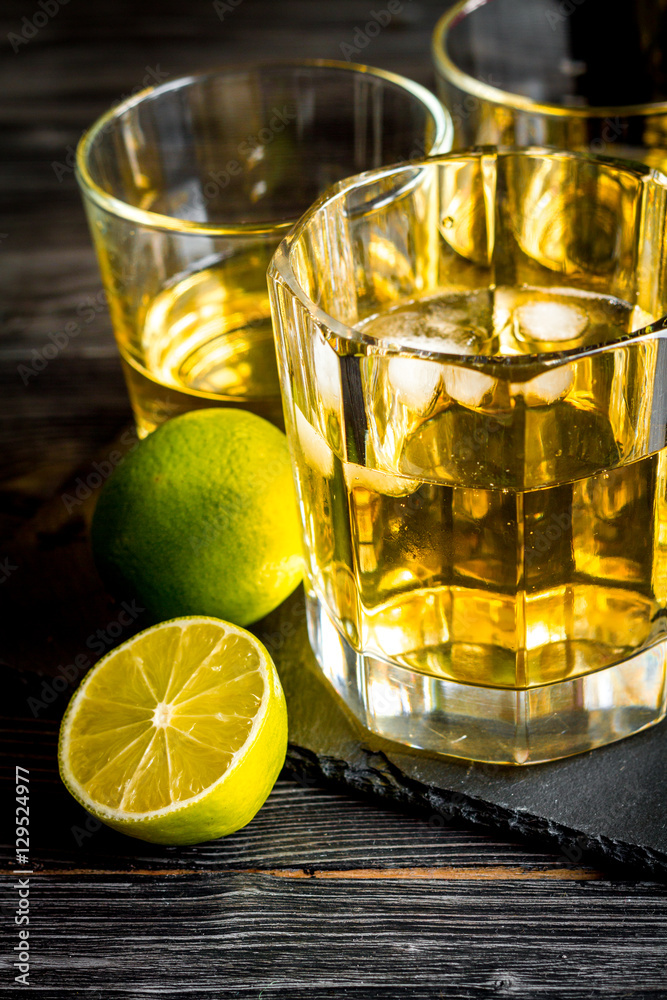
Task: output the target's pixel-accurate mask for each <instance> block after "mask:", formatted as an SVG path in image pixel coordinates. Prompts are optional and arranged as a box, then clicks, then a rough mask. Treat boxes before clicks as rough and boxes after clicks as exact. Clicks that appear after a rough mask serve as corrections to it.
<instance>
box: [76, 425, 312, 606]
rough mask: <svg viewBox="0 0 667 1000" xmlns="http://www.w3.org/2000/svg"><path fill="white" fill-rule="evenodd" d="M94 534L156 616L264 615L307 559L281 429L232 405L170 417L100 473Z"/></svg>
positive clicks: (114, 576)
mask: <svg viewBox="0 0 667 1000" xmlns="http://www.w3.org/2000/svg"><path fill="white" fill-rule="evenodd" d="M92 546H93V555H94V558H95V562H96V565H97V567H98V569H99V571H100V574H101V576H102V578H103V579H104V580H105V581H106V582H107V583H108V585H109V586H110V588H111V589H112V590H114V591H121V592H122V593H124V594H132V596H134V597H136V598H137V600H138V601H139V602H140V603H141V604H143V606H144V607H145V608H146V610H147V611H148V613H149V615H151V616H152V617H153V618H154V619H155V620H156V621H164V620H166V619H168V618H177V617H180V616H183V615H210V616H211V617H215V618H222V619H224V620H226V621H230V622H233V623H234V624H235V625H249V624H250V623H252V622H254V621H257V619H259V618H262V617H263V616H264V615H266V614H268V613H269V612H270V611H272V610H273V609H274V608H275V607H277V606H278V604H280V603H281V601H283V600H284V599H285V598H286V597H287V595H288V594H290V593H291V591H292V590H293V589H294V588H295V587H296V585H297V584H298V583H299V581H300V579H301V576H302V570H303V562H302V555H301V542H300V528H299V517H298V511H297V504H296V495H295V491H294V485H293V481H292V476H291V471H290V461H289V453H288V449H287V439H286V438H285V435H284V434H283V433H282V432H281V431H279V430H278V429H277V428H276V427H274V426H273V425H272V424H270V423H268V421H266V420H263V419H262V418H261V417H257V416H255V415H254V414H252V413H248V412H247V411H245V410H239V409H231V408H230V409H223V408H217V409H215V408H214V409H207V410H197V411H193V412H190V413H185V414H183V415H182V416H179V417H175V418H174V419H172V420H170V421H168V422H167V423H165V424H163V425H162V426H161V427H158V429H157V430H155V431H154V432H153V433H152V434H151V435H149V437H147V438H145V439H144V440H143V441H141V442H140V443H139V444H138V445H137V447H136V448H135V449H134V450H133V451H132V452H130V453H129V454H128V455H127V457H126V458H125V460H124V461H123V462H122V463H121V464H120V465H119V466H118V467H117V468H116V470H115V471H114V473H113V475H112V476H111V478H110V479H109V480H108V481H107V483H106V484H105V486H104V488H103V490H102V493H101V495H100V498H99V501H98V504H97V508H96V510H95V514H94V516H93V523H92Z"/></svg>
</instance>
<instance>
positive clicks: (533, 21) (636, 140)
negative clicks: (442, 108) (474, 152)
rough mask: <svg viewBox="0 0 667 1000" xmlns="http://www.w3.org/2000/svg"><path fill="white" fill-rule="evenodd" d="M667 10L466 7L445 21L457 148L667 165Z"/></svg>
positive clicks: (438, 36)
mask: <svg viewBox="0 0 667 1000" xmlns="http://www.w3.org/2000/svg"><path fill="white" fill-rule="evenodd" d="M665 50H667V5H666V4H665V3H664V0H660V2H658V3H637V2H636V0H616V2H615V3H614V4H613V5H610V4H609V3H608V2H607V0H567V2H563V0H460V2H459V3H456V4H455V5H454V6H453V7H452V8H451V9H450V10H449V11H447V13H446V14H445V15H444V16H443V17H442V18H441V19H440V20H439V21H438V24H437V25H436V28H435V32H434V36H433V56H434V61H435V68H436V75H437V79H438V93H439V94H440V97H441V99H442V100H443V102H444V103H445V105H446V106H447V107H448V108H449V109H450V111H451V112H452V117H453V120H454V124H455V133H456V138H455V145H456V147H462V146H474V145H476V144H478V143H493V144H495V145H507V146H531V145H535V144H539V145H545V146H554V147H556V148H559V149H572V150H582V151H586V152H590V153H595V154H601V155H605V156H620V157H628V158H631V159H638V160H641V161H643V162H645V163H648V164H649V165H650V166H653V167H657V168H658V169H661V170H663V169H665V166H666V165H667V63H666V62H665V59H664V52H665Z"/></svg>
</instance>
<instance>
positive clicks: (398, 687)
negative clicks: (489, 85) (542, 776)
mask: <svg viewBox="0 0 667 1000" xmlns="http://www.w3.org/2000/svg"><path fill="white" fill-rule="evenodd" d="M666 221H667V178H665V177H663V176H662V175H660V174H657V173H656V172H655V171H652V170H650V169H649V168H648V167H645V166H643V165H640V164H638V163H631V162H625V161H616V160H604V159H600V158H596V157H589V156H585V155H583V154H576V153H567V152H554V151H549V150H546V149H543V148H533V149H530V150H503V151H498V150H496V149H495V148H492V147H488V148H482V149H478V150H474V151H465V150H464V151H462V152H461V153H459V154H454V153H452V154H449V155H445V156H438V157H432V158H430V159H425V160H423V161H414V162H412V163H410V164H403V165H398V166H394V167H392V168H390V169H383V170H375V171H370V172H368V173H365V174H362V175H361V176H359V177H356V178H351V179H348V180H345V181H342V182H340V183H338V184H337V185H335V186H334V187H332V188H331V189H330V190H329V192H327V193H326V194H325V195H324V196H323V197H322V198H321V199H320V200H319V201H318V202H317V203H316V204H315V205H314V206H313V207H312V208H311V209H310V210H309V211H308V212H307V213H306V214H305V215H304V216H303V218H302V219H301V220H300V222H299V224H298V225H297V226H296V228H295V229H294V230H293V232H292V233H291V234H290V235H289V236H288V237H287V238H286V239H285V240H284V241H283V242H282V244H281V245H280V247H279V249H278V250H277V252H276V254H275V256H274V258H273V260H272V262H271V266H270V269H269V287H270V291H271V299H272V309H273V317H274V325H275V331H276V338H277V347H278V359H279V368H280V376H281V383H282V392H283V399H284V408H285V422H286V427H287V435H288V439H289V443H290V448H291V454H292V461H293V467H294V473H295V479H296V484H297V488H298V494H299V502H300V510H301V519H302V525H303V539H304V549H305V559H306V574H305V585H306V594H307V606H308V621H309V634H310V640H311V643H312V646H313V649H314V651H315V654H316V657H317V660H318V662H319V666H320V668H321V670H322V672H323V674H324V675H325V677H326V678H327V679H328V680H329V682H330V683H331V684H332V685H333V687H334V689H335V690H336V691H337V692H338V694H339V695H340V696H341V698H342V699H343V700H344V701H345V702H346V703H347V705H348V707H349V708H350V709H351V711H352V712H353V713H354V714H355V715H356V716H357V718H358V719H359V720H360V721H361V722H362V723H363V724H364V725H365V726H366V727H368V728H369V729H371V730H373V731H374V732H376V733H379V734H381V735H382V736H385V737H387V738H389V739H391V740H396V741H399V742H402V743H406V744H409V745H411V746H415V747H422V748H425V749H428V750H431V751H436V752H441V753H447V754H453V755H456V756H459V757H465V758H469V759H472V760H483V761H493V762H498V763H517V764H524V763H531V762H537V761H544V760H549V759H553V758H558V757H563V756H566V755H569V754H573V753H577V752H579V751H583V750H588V749H590V748H592V747H596V746H599V745H601V744H604V743H608V742H611V741H614V740H618V739H620V738H621V737H624V736H627V735H629V734H630V733H634V732H636V731H637V730H640V729H642V728H644V727H646V726H650V725H652V724H654V723H655V722H657V721H659V720H660V719H661V718H662V716H663V715H664V712H665V662H666V653H667V447H665V445H666V442H667V437H666V432H667V394H666V393H665V383H666V379H667V340H666V338H667V321H666V320H665V319H663V317H664V314H665V313H666V312H667V281H666V277H667V270H666V269H667V258H666V257H665V253H664V247H665V240H666V237H667V232H666Z"/></svg>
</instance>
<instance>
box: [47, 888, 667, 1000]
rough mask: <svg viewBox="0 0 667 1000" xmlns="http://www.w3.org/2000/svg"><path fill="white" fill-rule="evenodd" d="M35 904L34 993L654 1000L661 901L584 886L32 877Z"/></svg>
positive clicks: (665, 906) (661, 957) (660, 966)
mask: <svg viewBox="0 0 667 1000" xmlns="http://www.w3.org/2000/svg"><path fill="white" fill-rule="evenodd" d="M34 894H35V897H36V899H39V909H38V914H37V916H36V919H35V927H34V930H33V935H32V941H33V946H34V949H35V951H34V954H35V973H36V976H37V975H38V976H39V981H40V987H41V990H45V991H49V990H53V989H61V990H62V983H63V981H64V979H65V978H66V979H67V984H68V987H67V988H68V990H71V992H72V994H73V995H75V994H76V993H78V992H79V991H81V993H82V995H85V996H90V995H91V994H92V995H93V996H94V995H96V991H99V995H100V996H105V997H109V996H129V997H138V996H150V995H155V994H156V993H160V994H165V993H166V994H167V995H168V996H180V997H188V998H199V997H201V998H204V997H211V996H233V997H242V998H248V1000H249V998H251V997H252V998H257V997H258V995H259V994H260V993H261V995H262V996H263V997H268V996H284V997H287V996H289V997H292V998H293V997H296V998H305V997H317V998H318V1000H320V998H322V997H330V998H332V1000H333V998H338V997H341V996H352V997H363V998H364V1000H370V998H372V997H378V998H379V997H382V998H384V1000H387V998H397V1000H399V998H402V997H410V998H413V997H414V998H416V997H430V998H434V997H446V998H451V997H456V998H473V997H475V998H476V997H512V996H523V997H530V998H531V1000H532V998H535V997H554V996H557V997H559V998H561V1000H563V998H577V1000H581V998H582V997H609V996H625V997H630V996H632V997H638V996H641V997H647V998H648V997H657V996H661V995H664V994H663V993H661V989H662V987H661V982H662V980H663V977H664V974H665V954H664V939H663V928H664V919H665V915H666V911H667V898H665V897H664V896H663V897H661V898H660V899H657V898H656V897H655V895H654V894H653V893H650V894H647V893H643V892H638V893H636V894H635V895H634V896H633V898H632V899H630V900H629V899H628V898H627V894H626V893H625V891H624V890H623V889H622V888H620V887H615V886H610V885H606V884H600V883H596V882H582V883H567V884H561V883H558V884H550V885H549V886H548V887H547V889H546V890H545V887H544V886H543V885H542V884H541V883H533V882H522V883H521V891H520V892H519V891H518V890H517V886H516V885H515V884H513V883H511V882H509V883H498V884H496V883H494V884H493V886H490V885H489V884H488V883H479V882H456V883H449V884H447V883H442V882H439V881H437V880H436V881H430V882H429V881H419V882H407V881H400V882H396V881H394V880H392V879H386V880H379V881H368V882H358V881H353V880H348V881H335V882H323V881H319V880H318V879H315V878H312V879H307V880H294V879H285V878H275V877H273V876H271V875H268V874H253V873H240V874H236V873H234V874H225V873H210V874H208V875H207V876H206V877H205V878H201V877H194V876H192V875H184V876H178V877H176V878H168V877H164V878H163V879H161V880H156V879H155V878H154V877H148V878H144V877H141V876H136V875H135V876H133V877H132V878H130V879H128V877H127V876H124V875H118V876H116V877H111V878H110V877H108V876H105V877H99V876H89V875H78V876H76V877H72V878H65V877H64V878H58V879H54V878H51V879H49V880H48V881H47V880H40V879H35V880H34ZM73 899H79V900H82V901H85V903H84V905H80V906H72V900H73ZM54 927H62V928H63V930H64V931H65V932H64V933H62V934H60V935H54V934H53V931H52V928H54ZM101 939H103V940H104V950H103V953H102V954H100V940H101ZM167 940H168V942H169V946H168V949H167V948H165V942H166V941H167ZM84 991H85V992H84Z"/></svg>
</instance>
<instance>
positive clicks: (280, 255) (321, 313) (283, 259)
mask: <svg viewBox="0 0 667 1000" xmlns="http://www.w3.org/2000/svg"><path fill="white" fill-rule="evenodd" d="M466 2H468V0H466ZM490 155H491V156H498V155H500V156H504V155H512V156H527V157H538V156H540V157H544V158H548V159H553V160H559V159H560V160H563V159H573V160H579V161H583V162H586V161H588V162H590V163H595V164H607V165H608V166H613V167H618V166H619V165H620V166H622V167H624V168H625V169H626V170H627V171H628V172H630V173H632V174H634V175H635V176H637V177H639V178H640V179H641V180H642V182H643V183H646V182H651V181H653V182H655V183H656V184H658V185H659V186H660V187H661V188H663V189H664V190H665V191H666V192H667V176H666V175H665V174H662V173H661V172H660V171H658V170H655V169H654V168H652V167H649V166H647V165H646V164H644V163H640V162H639V161H635V160H624V159H621V158H620V157H611V156H597V155H595V154H592V153H583V152H576V151H573V150H560V149H553V148H551V147H548V146H522V147H514V146H474V147H471V148H469V149H460V150H453V151H450V152H447V153H439V154H436V155H434V156H428V157H422V158H421V159H418V160H406V161H405V162H403V163H395V164H392V165H391V166H388V167H379V168H376V169H374V170H367V171H365V172H364V173H361V174H356V175H355V176H353V177H347V178H345V179H344V180H342V181H338V182H337V183H336V184H333V185H331V187H329V188H327V190H326V191H325V192H324V193H323V194H322V195H320V197H319V198H318V199H317V201H315V202H313V204H312V205H311V206H310V208H309V209H307V211H306V212H304V214H303V215H302V216H301V218H300V219H299V221H298V222H297V224H296V225H295V226H294V227H293V228H292V230H291V231H290V232H289V233H288V234H287V236H286V237H285V238H284V239H283V240H282V241H281V243H280V244H279V246H278V248H277V249H276V251H275V253H274V255H273V257H272V258H271V261H270V263H269V268H268V272H267V274H268V277H269V278H271V277H274V278H276V279H277V280H279V281H281V282H282V283H283V284H285V285H286V286H287V288H288V289H289V291H290V292H291V294H292V295H293V296H294V297H295V298H296V299H298V300H299V302H300V303H301V305H302V306H303V307H304V308H305V309H306V311H307V312H308V313H309V315H310V316H311V319H312V320H313V321H314V322H315V323H316V324H317V325H318V326H319V327H320V329H322V332H323V333H324V335H325V337H327V335H329V334H330V335H333V336H335V337H337V338H340V339H341V340H344V341H346V342H347V343H351V344H363V345H365V346H368V347H371V348H377V350H378V353H382V354H384V355H386V356H388V357H389V356H401V357H413V358H423V359H425V360H428V361H436V362H441V363H443V364H456V365H457V366H458V367H461V366H466V367H470V368H478V369H480V370H485V369H492V370H493V372H494V375H495V376H496V377H498V376H500V375H501V373H502V371H503V370H505V371H510V370H511V371H512V374H513V376H516V371H517V369H521V368H528V367H530V368H531V369H534V367H535V365H536V364H538V363H539V365H540V366H541V367H543V368H545V369H547V368H556V367H559V366H561V365H563V364H567V363H568V362H569V361H576V360H577V359H579V358H582V357H589V356H592V355H594V354H600V353H602V352H604V351H609V350H612V349H614V348H616V347H618V346H620V345H623V344H626V343H628V342H630V341H635V340H638V339H640V338H641V337H646V338H651V337H655V336H658V335H661V334H663V333H664V332H666V331H667V314H665V315H663V316H661V317H660V318H659V319H656V320H655V321H654V322H652V323H650V324H649V325H648V326H645V327H642V328H641V329H639V330H633V331H632V332H631V333H628V334H625V335H624V336H622V337H618V338H617V339H616V340H612V341H607V342H605V343H602V344H590V345H584V346H582V347H573V348H569V349H566V350H562V351H543V352H541V353H539V354H516V355H514V354H513V355H505V354H459V353H457V354H448V353H446V352H442V351H434V350H428V349H425V348H419V347H416V346H414V344H409V345H407V344H406V345H401V344H395V343H392V344H387V342H386V340H385V339H384V338H381V337H374V336H372V335H370V334H367V333H364V332H362V331H361V330H359V329H357V328H356V327H352V326H348V325H347V324H345V323H343V322H341V321H340V320H337V319H336V318H335V317H334V316H331V315H330V314H329V313H327V312H325V310H324V309H322V308H320V306H318V305H317V303H316V302H314V301H313V300H312V299H311V298H310V297H309V296H308V295H307V294H306V292H305V291H304V289H303V288H302V286H301V284H300V283H299V281H298V279H297V276H296V274H295V271H294V269H293V267H292V263H291V251H292V248H293V247H294V245H295V243H296V241H297V240H298V239H299V238H300V236H302V234H303V233H304V231H305V229H306V226H307V225H308V223H309V222H310V221H311V220H312V219H313V218H314V217H315V216H316V215H317V214H318V213H319V212H321V211H322V209H324V208H326V207H328V206H330V205H331V204H333V203H334V202H335V201H338V200H339V199H341V198H343V197H344V195H345V194H347V193H348V192H350V191H352V190H354V189H355V188H359V187H362V186H363V185H364V184H368V183H372V182H374V181H377V180H382V179H383V178H385V177H390V176H391V175H392V174H396V173H399V172H400V171H403V170H405V169H407V168H410V167H412V168H414V169H416V170H419V168H420V167H421V168H424V167H428V166H429V164H435V163H443V162H445V163H446V162H447V161H450V160H451V161H455V160H461V159H466V158H468V159H470V158H473V157H482V156H490ZM556 287H557V286H556ZM534 374H535V373H534V371H533V372H532V373H531V375H534Z"/></svg>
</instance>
